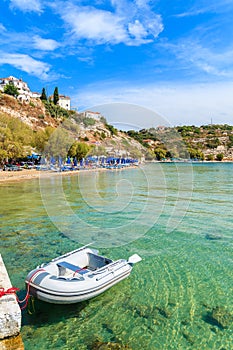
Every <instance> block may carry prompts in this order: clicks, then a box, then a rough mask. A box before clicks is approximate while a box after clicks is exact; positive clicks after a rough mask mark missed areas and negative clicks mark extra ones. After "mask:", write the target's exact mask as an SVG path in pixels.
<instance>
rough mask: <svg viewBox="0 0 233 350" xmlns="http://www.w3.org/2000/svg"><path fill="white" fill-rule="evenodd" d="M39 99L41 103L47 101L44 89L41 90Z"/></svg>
mask: <svg viewBox="0 0 233 350" xmlns="http://www.w3.org/2000/svg"><path fill="white" fill-rule="evenodd" d="M40 99H41V100H42V101H47V95H46V92H45V88H43V89H42V92H41V96H40Z"/></svg>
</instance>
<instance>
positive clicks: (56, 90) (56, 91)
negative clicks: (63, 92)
mask: <svg viewBox="0 0 233 350" xmlns="http://www.w3.org/2000/svg"><path fill="white" fill-rule="evenodd" d="M58 101H59V93H58V87H55V89H54V93H53V103H54V104H55V105H56V104H57V103H58Z"/></svg>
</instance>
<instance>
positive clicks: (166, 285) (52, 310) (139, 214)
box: [0, 163, 233, 350]
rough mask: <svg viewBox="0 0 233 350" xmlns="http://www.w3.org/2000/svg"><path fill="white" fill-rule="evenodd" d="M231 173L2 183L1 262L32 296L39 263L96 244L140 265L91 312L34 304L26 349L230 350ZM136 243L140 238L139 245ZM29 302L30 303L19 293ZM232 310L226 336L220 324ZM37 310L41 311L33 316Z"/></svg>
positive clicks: (196, 168)
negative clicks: (30, 284)
mask: <svg viewBox="0 0 233 350" xmlns="http://www.w3.org/2000/svg"><path fill="white" fill-rule="evenodd" d="M232 174H233V164H225V163H224V164H193V165H190V164H150V165H146V166H145V167H143V168H141V169H130V170H127V171H119V172H111V171H110V172H99V173H80V174H79V175H77V176H71V177H69V176H67V177H62V178H60V177H53V178H52V179H41V181H40V182H39V181H38V180H32V181H25V182H22V183H15V184H9V185H5V184H4V185H1V187H0V198H1V212H0V215H1V223H0V239H1V240H0V252H1V254H2V256H3V258H4V261H5V264H6V266H7V269H8V272H9V274H10V277H11V280H12V283H13V285H14V286H17V287H19V288H21V289H24V279H25V276H26V275H27V273H28V272H29V271H30V270H31V269H32V268H34V267H35V266H37V265H38V264H40V263H42V262H44V261H48V260H50V259H51V258H53V257H55V256H57V255H60V254H62V253H64V252H66V251H69V250H72V249H75V248H76V247H77V246H80V245H82V244H85V243H89V242H90V241H92V240H94V241H95V242H96V244H94V246H95V247H97V248H99V249H100V252H101V253H103V254H107V255H109V256H110V257H112V258H125V257H126V258H127V257H129V256H130V255H131V254H133V253H135V252H137V253H138V254H140V255H141V256H142V258H143V261H142V262H140V263H139V264H137V265H136V266H135V267H134V269H133V272H132V274H131V276H130V277H129V278H128V279H126V280H125V281H122V282H121V283H119V284H118V285H116V286H115V287H113V288H112V289H110V290H109V291H107V292H105V293H104V294H102V295H101V296H99V297H97V298H95V299H92V300H90V301H88V302H86V303H81V304H75V305H71V306H69V305H68V306H57V305H56V306H55V305H49V304H45V303H42V302H38V301H36V302H35V311H34V312H33V313H32V314H28V313H27V312H25V313H24V314H23V327H22V337H23V341H24V344H25V349H26V350H27V349H30V350H31V349H42V350H43V349H83V350H84V349H85V350H86V349H91V346H92V344H93V342H94V341H95V340H99V341H102V342H107V341H111V342H117V343H119V344H122V345H128V347H129V348H131V349H133V350H139V349H140V350H141V349H145V350H149V349H155V350H157V349H158V350H160V349H161V350H165V349H169V350H170V349H182V350H183V349H198V350H199V349H216V350H218V349H233V345H232V344H233V322H232V320H231V317H230V313H233V306H232V296H233V272H232V271H233V233H232V232H233V218H232V213H233V176H232ZM134 238H136V239H134ZM22 295H23V293H22ZM216 307H224V308H225V309H224V310H225V311H224V312H225V314H224V316H223V318H224V319H225V320H227V321H226V323H227V327H226V328H223V327H221V324H218V323H216V322H214V320H213V318H211V317H210V316H211V315H212V312H213V309H214V308H216ZM31 310H32V307H31Z"/></svg>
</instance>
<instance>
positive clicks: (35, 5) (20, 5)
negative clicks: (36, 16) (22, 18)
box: [10, 0, 42, 13]
mask: <svg viewBox="0 0 233 350" xmlns="http://www.w3.org/2000/svg"><path fill="white" fill-rule="evenodd" d="M10 7H11V8H17V9H19V10H20V11H23V12H39V13H40V12H42V4H41V2H40V0H10Z"/></svg>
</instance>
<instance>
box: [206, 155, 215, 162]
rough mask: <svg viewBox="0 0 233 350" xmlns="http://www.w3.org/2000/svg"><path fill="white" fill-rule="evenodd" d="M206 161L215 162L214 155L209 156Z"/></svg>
mask: <svg viewBox="0 0 233 350" xmlns="http://www.w3.org/2000/svg"><path fill="white" fill-rule="evenodd" d="M206 160H208V161H211V160H214V155H213V154H207V156H206Z"/></svg>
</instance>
